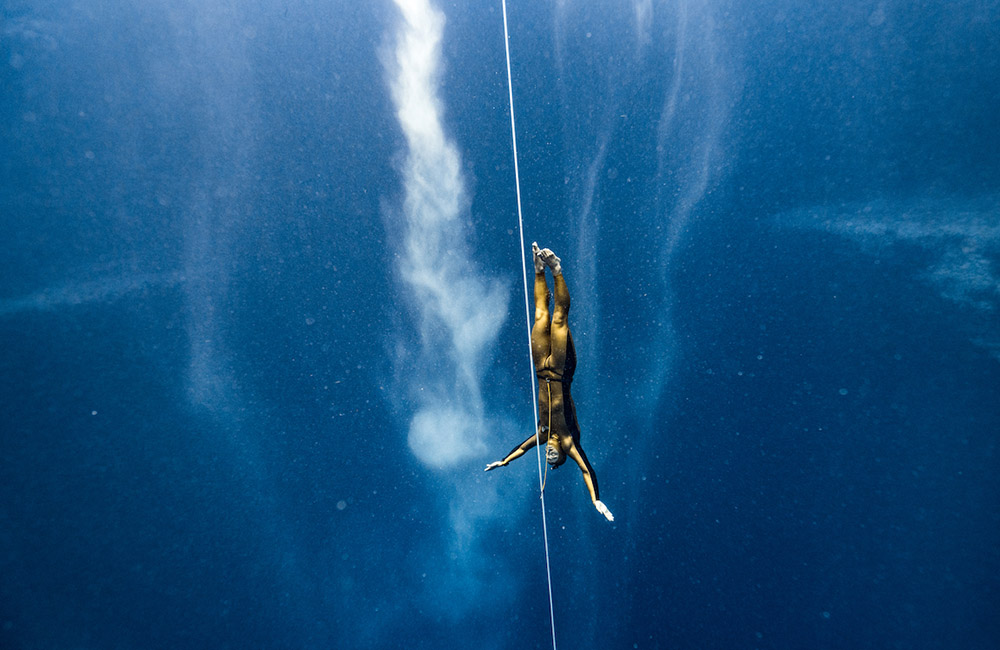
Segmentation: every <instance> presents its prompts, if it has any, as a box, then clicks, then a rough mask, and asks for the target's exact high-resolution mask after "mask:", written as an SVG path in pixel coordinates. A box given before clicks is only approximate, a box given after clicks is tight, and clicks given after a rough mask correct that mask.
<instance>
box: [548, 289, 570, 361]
mask: <svg viewBox="0 0 1000 650" xmlns="http://www.w3.org/2000/svg"><path fill="white" fill-rule="evenodd" d="M569 303H570V300H569V287H567V286H566V280H565V279H564V278H563V275H562V273H558V274H557V275H556V277H555V309H553V311H552V328H551V333H550V335H549V338H550V341H549V350H550V351H549V355H550V356H551V358H552V361H551V364H552V365H551V367H552V368H554V369H556V370H558V371H559V372H562V371H563V370H564V369H565V368H566V352H567V346H568V343H569Z"/></svg>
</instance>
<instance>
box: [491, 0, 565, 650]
mask: <svg viewBox="0 0 1000 650" xmlns="http://www.w3.org/2000/svg"><path fill="white" fill-rule="evenodd" d="M501 5H502V6H503V47H504V53H505V54H506V56H507V96H508V98H509V99H510V140H511V144H512V145H513V148H514V187H515V189H516V191H517V232H518V237H519V238H520V240H521V274H522V276H523V277H524V319H525V322H526V323H527V324H528V367H529V368H530V369H531V407H532V410H533V411H534V414H535V421H534V423H533V426H534V427H535V455H536V456H537V457H538V491H539V493H540V494H541V502H542V538H543V539H544V540H545V576H546V578H547V579H548V582H549V622H550V623H551V626H552V650H556V617H555V610H554V609H553V606H552V569H551V567H550V564H549V529H548V525H547V524H546V522H545V490H544V486H545V480H544V477H543V475H542V439H541V432H540V431H539V430H538V429H539V428H538V394H537V392H536V390H535V372H534V370H535V365H534V362H533V361H532V359H531V308H530V306H529V304H528V259H527V256H526V255H525V250H524V217H523V214H522V212H521V177H520V174H519V172H518V168H517V129H515V128H514V84H513V82H512V81H511V74H510V33H509V32H508V31H507V0H501ZM532 266H534V263H532Z"/></svg>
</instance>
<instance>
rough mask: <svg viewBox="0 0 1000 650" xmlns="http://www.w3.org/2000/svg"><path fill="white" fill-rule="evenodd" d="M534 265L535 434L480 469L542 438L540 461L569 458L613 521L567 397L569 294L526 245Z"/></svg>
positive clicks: (549, 262)
mask: <svg viewBox="0 0 1000 650" xmlns="http://www.w3.org/2000/svg"><path fill="white" fill-rule="evenodd" d="M531 252H532V256H533V258H534V262H535V324H534V326H533V327H532V328H531V358H532V362H533V363H534V366H535V374H536V375H537V376H538V383H539V390H538V419H539V422H538V433H537V434H532V435H531V436H530V437H529V438H528V439H527V440H525V441H524V442H522V443H521V444H520V445H518V446H517V447H515V448H514V449H513V450H512V451H511V452H510V453H509V454H507V456H506V457H504V459H503V460H498V461H496V462H494V463H490V464H489V465H487V466H486V471H487V472H488V471H490V470H491V469H496V468H497V467H503V466H505V465H507V463H509V462H510V461H512V460H514V459H515V458H519V457H521V456H523V455H524V453H525V452H526V451H528V450H529V449H531V448H532V447H534V446H535V445H536V444H538V440H539V439H545V440H546V441H547V442H546V444H545V462H547V463H548V464H549V466H550V467H551V468H552V469H555V468H557V467H559V466H560V465H562V464H563V463H565V462H566V457H567V456H569V457H570V458H572V459H573V460H574V461H576V464H577V465H579V466H580V471H581V472H583V481H584V483H586V484H587V490H589V491H590V499H591V501H593V502H594V507H595V508H597V511H598V512H600V513H601V514H602V515H604V516H605V517H606V518H607V520H608V521H614V520H615V518H614V516H613V515H612V514H611V511H610V510H608V508H607V506H605V505H604V504H603V503H602V502H601V498H600V495H599V493H598V491H597V475H596V474H595V473H594V468H593V467H591V466H590V461H588V460H587V454H585V453H584V452H583V447H582V446H580V424H579V422H577V419H576V406H575V405H574V403H573V396H572V395H570V390H569V389H570V384H571V383H572V382H573V372H574V371H575V370H576V348H574V347H573V335H572V334H571V333H570V331H569V289H568V288H567V286H566V280H565V279H564V278H563V273H562V265H561V260H560V259H559V258H558V257H556V255H555V253H553V252H552V251H551V250H549V249H548V248H544V249H539V248H538V243H537V242H533V243H532V244H531ZM545 267H548V268H550V269H552V276H553V279H554V284H555V309H554V310H553V312H552V314H551V318H550V314H549V300H550V298H551V297H552V294H550V293H549V287H548V283H547V282H546V280H545Z"/></svg>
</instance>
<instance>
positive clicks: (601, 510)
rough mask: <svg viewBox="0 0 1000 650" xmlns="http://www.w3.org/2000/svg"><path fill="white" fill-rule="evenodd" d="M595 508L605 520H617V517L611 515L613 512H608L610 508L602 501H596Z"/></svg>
mask: <svg viewBox="0 0 1000 650" xmlns="http://www.w3.org/2000/svg"><path fill="white" fill-rule="evenodd" d="M594 507H595V508H597V512H599V513H601V514H602V515H604V518H605V519H607V520H608V521H614V520H615V516H614V515H613V514H611V511H610V510H608V507H607V506H606V505H604V503H602V502H601V501H594Z"/></svg>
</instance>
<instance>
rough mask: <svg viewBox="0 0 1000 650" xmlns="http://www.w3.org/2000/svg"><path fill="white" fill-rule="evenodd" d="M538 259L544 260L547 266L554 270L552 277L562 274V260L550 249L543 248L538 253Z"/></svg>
mask: <svg viewBox="0 0 1000 650" xmlns="http://www.w3.org/2000/svg"><path fill="white" fill-rule="evenodd" d="M538 257H540V258H542V261H543V262H544V263H545V266H547V267H549V268H550V269H552V275H560V274H561V273H562V260H560V259H559V258H558V257H556V254H555V253H553V252H552V251H551V250H549V249H548V248H543V249H542V250H540V251H539V252H538Z"/></svg>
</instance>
